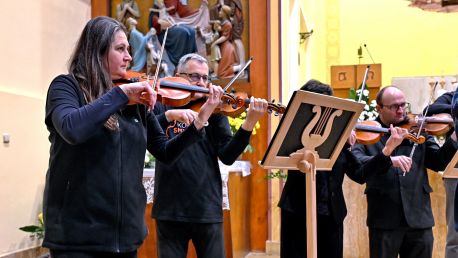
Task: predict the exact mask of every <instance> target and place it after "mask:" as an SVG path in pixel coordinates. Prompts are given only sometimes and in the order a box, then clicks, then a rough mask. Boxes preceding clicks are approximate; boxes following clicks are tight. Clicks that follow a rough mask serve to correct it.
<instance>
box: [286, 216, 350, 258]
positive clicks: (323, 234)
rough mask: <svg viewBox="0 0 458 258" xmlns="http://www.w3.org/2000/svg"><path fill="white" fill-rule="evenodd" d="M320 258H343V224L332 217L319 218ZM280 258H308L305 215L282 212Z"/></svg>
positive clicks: (318, 253) (318, 254) (318, 247)
mask: <svg viewBox="0 0 458 258" xmlns="http://www.w3.org/2000/svg"><path fill="white" fill-rule="evenodd" d="M317 249H318V250H317V256H318V258H342V256H343V224H342V223H336V222H335V221H334V219H333V218H332V217H331V216H323V215H318V216H317ZM280 257H281V258H307V225H306V217H305V214H303V215H297V214H295V213H292V212H289V211H286V210H284V209H282V210H281V228H280Z"/></svg>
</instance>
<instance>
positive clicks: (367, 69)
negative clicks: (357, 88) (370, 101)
mask: <svg viewBox="0 0 458 258" xmlns="http://www.w3.org/2000/svg"><path fill="white" fill-rule="evenodd" d="M370 67H371V66H370V65H367V67H366V71H365V72H364V77H363V82H362V84H361V94H359V99H358V102H359V103H360V102H361V99H362V98H363V92H364V90H365V89H364V87H366V81H367V75H368V74H369V68H370Z"/></svg>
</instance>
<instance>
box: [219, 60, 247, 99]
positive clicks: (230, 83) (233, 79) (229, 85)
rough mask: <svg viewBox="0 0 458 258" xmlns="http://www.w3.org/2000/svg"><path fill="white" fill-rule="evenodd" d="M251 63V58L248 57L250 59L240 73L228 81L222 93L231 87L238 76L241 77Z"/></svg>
mask: <svg viewBox="0 0 458 258" xmlns="http://www.w3.org/2000/svg"><path fill="white" fill-rule="evenodd" d="M252 61H253V57H250V59H248V61H247V62H246V64H245V66H243V68H242V69H240V71H239V72H238V73H237V74H236V75H235V76H234V77H233V78H232V79H231V80H230V81H229V83H228V84H227V85H226V87H224V88H223V90H224V92H226V90H227V89H229V87H231V85H232V84H233V83H234V82H235V80H237V78H239V77H240V75H242V73H243V72H244V71H245V69H247V68H248V66H249V65H250V64H251V62H252Z"/></svg>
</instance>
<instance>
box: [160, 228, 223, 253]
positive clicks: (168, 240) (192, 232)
mask: <svg viewBox="0 0 458 258" xmlns="http://www.w3.org/2000/svg"><path fill="white" fill-rule="evenodd" d="M156 236H157V256H158V258H186V254H187V253H188V244H189V241H190V240H191V241H192V243H193V244H194V247H195V249H196V253H197V257H198V258H225V257H226V252H225V250H224V230H223V223H190V222H177V221H164V220H156Z"/></svg>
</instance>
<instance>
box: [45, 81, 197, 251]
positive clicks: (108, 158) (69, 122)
mask: <svg viewBox="0 0 458 258" xmlns="http://www.w3.org/2000/svg"><path fill="white" fill-rule="evenodd" d="M127 102H128V98H127V96H126V95H125V94H124V93H123V91H122V90H121V89H120V88H118V87H115V88H113V89H111V90H110V91H108V92H107V93H106V94H104V95H103V96H101V97H100V98H98V99H97V100H95V101H93V102H91V103H89V104H87V103H86V102H85V101H84V98H83V95H82V91H81V90H80V88H79V86H78V84H77V81H76V80H75V79H73V77H71V76H68V75H61V76H58V77H56V78H55V79H54V80H53V81H52V83H51V85H50V87H49V90H48V96H47V100H46V118H45V123H46V126H47V128H48V131H49V133H50V134H49V141H50V142H51V147H50V158H49V169H48V172H47V175H46V186H45V193H44V208H43V209H44V216H45V232H46V234H45V238H44V241H43V246H45V247H48V248H50V249H57V250H84V251H103V252H130V251H134V250H136V249H137V248H138V247H139V246H140V245H141V244H142V242H143V239H144V238H145V236H146V234H147V227H146V225H145V223H144V217H143V216H144V211H145V206H146V194H145V190H144V188H143V185H142V174H143V164H144V157H145V151H146V149H148V150H149V151H150V152H151V153H152V154H153V155H154V156H155V157H156V158H157V159H158V160H161V161H163V162H171V161H173V160H174V159H176V158H178V157H179V154H180V153H181V152H182V151H183V150H184V149H185V148H183V146H185V145H187V144H184V143H185V142H186V143H192V142H195V141H197V140H201V138H202V137H203V132H199V131H197V129H196V128H195V127H194V126H191V127H190V128H189V130H186V131H185V132H183V133H182V134H180V137H176V138H174V139H173V140H171V141H167V138H166V137H165V135H164V133H163V131H162V129H161V128H160V126H159V123H158V121H157V119H156V118H155V116H154V114H152V113H149V112H148V111H147V109H146V107H145V106H143V105H129V106H128V105H127ZM112 114H116V115H117V116H118V118H119V119H118V120H119V130H115V131H112V130H109V129H107V128H105V127H104V123H105V121H106V120H107V119H108V118H109V117H110V115H112Z"/></svg>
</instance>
